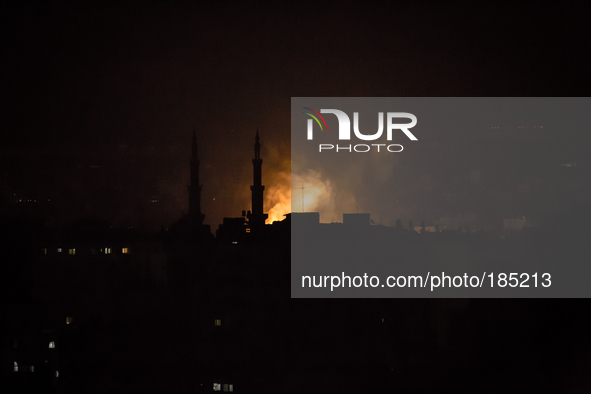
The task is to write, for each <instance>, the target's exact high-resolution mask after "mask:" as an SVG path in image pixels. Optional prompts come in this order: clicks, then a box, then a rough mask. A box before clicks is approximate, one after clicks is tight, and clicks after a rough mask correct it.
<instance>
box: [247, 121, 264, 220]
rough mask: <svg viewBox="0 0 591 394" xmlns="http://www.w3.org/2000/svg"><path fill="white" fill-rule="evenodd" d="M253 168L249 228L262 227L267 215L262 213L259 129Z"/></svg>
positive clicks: (262, 189) (262, 188)
mask: <svg viewBox="0 0 591 394" xmlns="http://www.w3.org/2000/svg"><path fill="white" fill-rule="evenodd" d="M252 166H253V185H252V186H251V187H250V190H251V191H252V212H251V213H250V215H249V217H248V219H249V223H250V225H251V226H262V225H264V224H265V220H267V217H268V216H269V215H267V214H265V213H263V191H264V190H265V186H263V185H262V171H261V168H262V166H263V159H261V143H260V142H259V129H258V128H257V135H256V138H255V143H254V159H253V160H252Z"/></svg>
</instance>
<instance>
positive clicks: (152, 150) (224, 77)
mask: <svg viewBox="0 0 591 394" xmlns="http://www.w3.org/2000/svg"><path fill="white" fill-rule="evenodd" d="M588 11H589V9H588V7H587V6H585V5H582V3H581V4H580V3H576V2H570V3H567V4H566V5H565V4H562V5H556V4H553V3H549V2H548V3H542V4H538V2H533V1H523V2H508V1H507V2H495V3H492V2H491V3H486V4H481V3H478V6H476V5H475V4H474V3H472V2H459V3H452V4H450V3H447V2H446V3H445V4H435V3H434V2H413V3H412V4H410V2H408V3H405V4H398V5H396V4H392V3H386V2H380V3H374V4H367V3H363V4H361V3H343V2H332V3H328V4H326V5H323V6H319V5H318V4H317V3H315V2H310V3H305V2H304V3H302V2H298V3H278V4H276V3H266V2H261V3H254V4H252V3H249V4H242V5H237V4H226V5H217V4H216V5H206V6H204V5H202V4H201V3H197V2H194V3H191V2H183V3H177V4H170V3H167V2H156V1H153V2H106V3H102V2H101V3H98V2H89V3H86V2H85V3H84V4H78V3H71V2H59V3H58V2H56V3H54V4H51V3H49V4H41V3H35V2H31V3H26V4H23V3H22V2H9V3H8V4H5V3H3V4H2V6H0V18H1V22H0V26H1V27H0V28H1V29H2V40H1V42H0V45H1V53H2V58H3V60H2V62H1V63H0V67H1V68H2V71H1V73H0V75H1V77H0V78H1V86H2V87H1V92H2V93H1V94H2V105H1V109H0V111H1V129H2V132H1V133H0V154H1V157H0V165H1V172H0V187H1V188H2V192H1V199H2V211H3V213H4V212H6V211H9V212H10V211H13V210H14V209H16V207H17V203H15V201H17V200H18V199H21V198H22V199H37V200H39V202H38V203H41V201H43V202H44V203H48V204H46V205H44V206H43V207H42V208H35V209H40V210H42V211H43V212H45V213H44V215H45V216H46V217H49V223H50V224H55V225H59V224H62V223H67V222H71V221H75V220H78V219H84V218H94V219H102V220H108V221H111V222H112V223H114V224H116V225H123V226H134V227H141V226H144V227H146V228H160V226H161V225H165V226H166V225H168V224H170V223H171V222H172V221H174V220H176V219H177V218H178V217H180V215H181V214H182V213H183V211H184V212H186V210H187V189H186V186H187V183H188V181H189V165H188V163H189V162H188V160H189V156H190V141H191V133H192V131H193V129H195V130H196V133H197V136H198V141H199V155H200V159H201V182H202V184H203V198H202V201H203V202H202V211H203V212H204V213H205V215H206V220H205V221H206V223H208V224H211V225H212V227H213V228H215V227H216V226H217V225H218V224H219V223H221V221H222V218H223V217H225V216H238V215H240V212H241V211H242V210H243V209H250V190H249V185H250V184H251V182H252V164H251V159H252V157H253V143H254V135H255V133H256V130H257V127H258V129H259V131H260V135H261V142H262V146H263V148H262V157H263V159H264V164H263V183H264V184H265V185H266V192H267V201H266V206H265V210H269V209H271V208H272V206H273V205H274V204H276V203H277V202H278V200H279V199H280V196H278V195H277V194H276V193H275V192H276V190H274V189H273V187H277V188H283V189H285V188H287V189H289V170H290V159H289V158H290V123H289V111H290V107H289V106H290V98H291V97H292V96H317V97H323V96H343V97H349V96H367V97H371V96H387V97H395V96H412V97H423V96H442V97H448V96H489V97H496V96H499V97H503V96H588V95H589V87H590V78H589V72H588V70H589V63H588V61H587V52H588V48H589V41H590V40H589V37H591V34H589V33H590V32H589V27H588V23H587V16H588ZM570 137H571V138H569V144H570V145H568V146H566V147H564V149H563V150H564V152H565V158H566V159H568V160H569V161H573V162H578V163H580V164H579V165H580V166H581V165H583V166H585V165H586V162H585V161H584V160H585V152H584V149H583V148H582V146H584V144H585V143H587V142H589V139H588V137H586V136H583V135H575V136H572V135H571V136H570ZM549 141H550V142H551V143H553V144H554V143H555V142H553V140H551V139H550V140H549ZM469 143H470V142H469V141H464V140H461V139H460V140H458V141H457V145H456V146H457V149H458V151H457V152H454V150H453V147H452V148H450V149H451V151H449V152H447V154H448V155H449V156H450V157H453V156H454V155H458V154H459V152H464V151H466V148H467V145H466V144H469ZM493 159H494V155H491V160H493ZM480 160H484V161H483V162H482V163H481V164H480V165H481V166H486V158H480ZM456 170H457V163H456V162H453V161H452V162H451V164H449V166H446V165H445V164H444V165H442V166H440V168H439V171H440V172H441V173H442V174H443V176H445V174H447V175H449V176H451V175H452V174H453V173H454V171H456ZM540 174H541V173H540ZM410 175H412V174H410ZM540 176H541V175H540ZM502 185H503V183H502V182H501V183H500V186H499V187H500V188H502V187H503V186H502ZM512 187H513V186H512ZM46 200H50V201H46ZM152 201H158V202H152ZM21 204H22V203H21ZM426 204H427V203H426ZM428 204H429V207H428V209H425V212H426V213H425V215H428V214H429V215H436V214H439V213H441V209H440V208H441V207H439V206H437V202H436V201H429V202H428ZM29 205H30V204H29ZM19 209H20V208H19ZM27 209H28V208H27ZM47 212H49V213H47Z"/></svg>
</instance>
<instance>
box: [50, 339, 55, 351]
mask: <svg viewBox="0 0 591 394" xmlns="http://www.w3.org/2000/svg"><path fill="white" fill-rule="evenodd" d="M49 348H50V349H55V342H54V341H51V342H49Z"/></svg>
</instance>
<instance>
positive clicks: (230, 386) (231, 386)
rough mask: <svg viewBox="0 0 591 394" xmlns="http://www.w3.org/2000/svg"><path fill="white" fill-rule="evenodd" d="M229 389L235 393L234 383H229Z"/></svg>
mask: <svg viewBox="0 0 591 394" xmlns="http://www.w3.org/2000/svg"><path fill="white" fill-rule="evenodd" d="M228 391H229V392H231V393H233V392H234V385H233V384H229V385H228Z"/></svg>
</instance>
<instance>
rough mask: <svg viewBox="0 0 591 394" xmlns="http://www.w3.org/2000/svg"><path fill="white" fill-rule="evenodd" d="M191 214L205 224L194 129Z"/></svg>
mask: <svg viewBox="0 0 591 394" xmlns="http://www.w3.org/2000/svg"><path fill="white" fill-rule="evenodd" d="M189 216H190V217H191V218H192V219H193V220H194V221H195V222H196V223H197V224H203V219H205V215H204V214H202V213H201V185H200V184H199V159H198V158H197V137H196V136H195V130H193V145H192V147H191V184H190V185H189Z"/></svg>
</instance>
